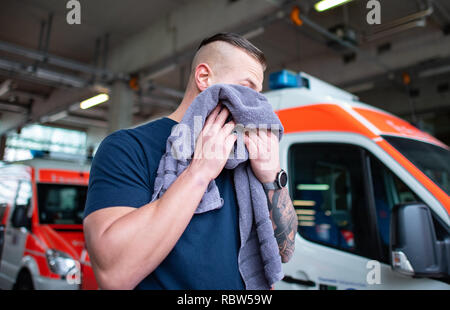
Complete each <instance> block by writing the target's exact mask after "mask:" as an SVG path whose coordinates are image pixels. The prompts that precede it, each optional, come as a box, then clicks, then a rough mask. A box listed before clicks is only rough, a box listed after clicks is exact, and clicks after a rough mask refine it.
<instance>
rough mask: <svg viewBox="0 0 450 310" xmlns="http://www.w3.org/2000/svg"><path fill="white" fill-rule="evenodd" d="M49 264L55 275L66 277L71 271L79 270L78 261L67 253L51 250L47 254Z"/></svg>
mask: <svg viewBox="0 0 450 310" xmlns="http://www.w3.org/2000/svg"><path fill="white" fill-rule="evenodd" d="M45 255H46V257H47V263H48V266H49V267H50V270H51V271H52V272H53V273H56V274H59V275H61V276H66V275H67V274H68V273H69V272H70V271H74V270H75V269H77V268H78V267H77V263H76V261H75V260H74V259H73V258H71V257H70V256H69V255H67V254H66V253H63V252H61V251H58V250H52V249H49V250H47V251H46V252H45Z"/></svg>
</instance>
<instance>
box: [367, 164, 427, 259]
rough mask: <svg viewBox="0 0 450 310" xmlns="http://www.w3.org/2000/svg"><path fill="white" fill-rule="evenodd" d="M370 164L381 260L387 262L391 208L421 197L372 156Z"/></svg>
mask: <svg viewBox="0 0 450 310" xmlns="http://www.w3.org/2000/svg"><path fill="white" fill-rule="evenodd" d="M370 166H371V174H372V184H373V193H374V198H375V209H376V219H377V226H378V234H379V237H380V239H381V245H382V250H383V253H382V254H383V260H384V261H385V262H386V263H389V257H388V255H389V233H390V229H389V227H390V220H391V211H392V208H393V207H394V206H395V205H397V204H400V203H406V202H414V201H417V202H421V199H420V198H419V197H417V195H416V194H414V192H413V191H412V190H411V189H410V188H409V187H408V186H407V185H406V184H405V183H403V182H402V181H401V180H400V179H399V178H398V177H397V176H395V175H394V174H393V173H392V172H391V171H390V170H389V169H388V168H387V167H386V166H385V165H383V164H382V163H381V162H380V161H379V160H378V159H376V158H375V157H374V156H370Z"/></svg>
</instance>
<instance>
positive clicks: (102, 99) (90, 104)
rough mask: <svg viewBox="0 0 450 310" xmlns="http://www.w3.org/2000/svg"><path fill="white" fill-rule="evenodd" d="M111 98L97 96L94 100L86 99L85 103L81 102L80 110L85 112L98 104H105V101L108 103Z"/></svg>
mask: <svg viewBox="0 0 450 310" xmlns="http://www.w3.org/2000/svg"><path fill="white" fill-rule="evenodd" d="M108 99H109V96H108V94H99V95H97V96H94V97H92V98H89V99H86V100H84V101H81V103H80V108H82V109H83V110H85V109H89V108H90V107H93V106H95V105H97V104H100V103H103V102H105V101H108Z"/></svg>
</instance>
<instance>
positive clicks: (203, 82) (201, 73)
mask: <svg viewBox="0 0 450 310" xmlns="http://www.w3.org/2000/svg"><path fill="white" fill-rule="evenodd" d="M212 74H213V73H212V70H211V67H210V66H208V64H206V63H201V64H199V65H198V66H197V67H196V68H195V75H194V80H195V85H197V88H198V90H199V91H200V92H202V91H204V90H205V89H207V88H208V87H209V86H211V85H212V82H211V79H212Z"/></svg>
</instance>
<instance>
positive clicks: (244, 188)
mask: <svg viewBox="0 0 450 310" xmlns="http://www.w3.org/2000/svg"><path fill="white" fill-rule="evenodd" d="M219 102H220V103H221V104H222V105H224V106H225V107H227V108H228V110H229V111H230V114H231V116H232V118H233V119H234V121H235V123H236V124H237V126H236V129H235V130H236V133H237V135H238V139H237V141H236V143H235V146H234V149H233V151H232V152H231V153H230V157H229V158H228V160H227V163H226V165H225V168H226V169H234V186H235V190H236V197H237V201H238V206H239V232H240V238H241V247H240V249H239V257H238V263H239V271H240V273H241V276H242V279H243V280H244V283H245V287H246V289H250V290H253V289H270V287H271V285H272V284H274V283H275V282H277V281H279V280H281V279H282V278H283V272H282V266H281V257H280V254H279V249H278V245H277V241H276V239H275V236H274V231H273V227H272V222H271V220H270V216H269V210H268V205H267V197H266V194H265V192H264V189H263V187H262V184H261V183H260V182H259V181H258V179H257V178H256V177H255V175H254V174H253V171H252V169H251V166H250V163H249V161H248V152H247V149H246V148H245V145H244V142H243V132H244V130H248V128H256V127H258V128H267V129H269V130H272V132H274V133H277V134H278V138H279V139H281V136H282V134H283V126H282V125H281V122H280V120H279V119H278V117H277V115H276V114H275V113H274V112H273V110H272V106H271V105H270V104H269V103H268V102H267V99H266V98H265V97H264V96H263V95H262V94H260V93H258V92H256V91H254V90H252V89H250V88H248V87H244V86H239V85H228V84H216V85H213V86H211V87H209V88H207V89H206V90H204V91H203V92H201V93H200V94H199V95H198V96H197V97H196V98H195V99H194V101H193V102H192V104H191V105H190V106H189V108H188V109H187V111H186V114H185V115H184V117H183V119H182V120H181V122H180V123H179V124H177V125H176V126H174V127H173V129H172V132H171V135H170V136H169V138H168V139H167V145H166V153H165V154H164V155H163V157H162V158H161V161H160V163H159V167H158V171H157V177H156V180H155V189H154V193H153V197H152V201H154V200H156V199H158V198H160V197H161V196H162V195H163V194H164V193H165V191H166V190H167V189H168V188H169V186H170V185H171V184H172V183H173V182H174V181H175V180H176V178H177V177H178V176H179V175H180V174H181V173H182V172H183V171H184V169H186V167H187V166H188V165H189V163H190V160H191V158H192V156H193V153H194V150H195V147H194V146H195V142H196V140H197V137H198V135H199V134H200V131H201V129H202V128H203V125H204V123H205V120H206V118H207V116H208V115H209V114H210V113H211V111H212V110H213V109H214V108H215V107H216V105H217V104H218V103H219ZM222 205H223V199H222V198H221V197H220V193H219V190H218V188H217V185H216V183H215V181H214V180H213V181H211V182H210V184H209V185H208V187H207V190H206V192H205V194H204V196H203V198H202V200H201V201H200V204H199V205H198V207H197V209H196V211H195V213H196V214H199V213H204V212H208V211H211V210H214V209H219V208H221V207H222Z"/></svg>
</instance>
